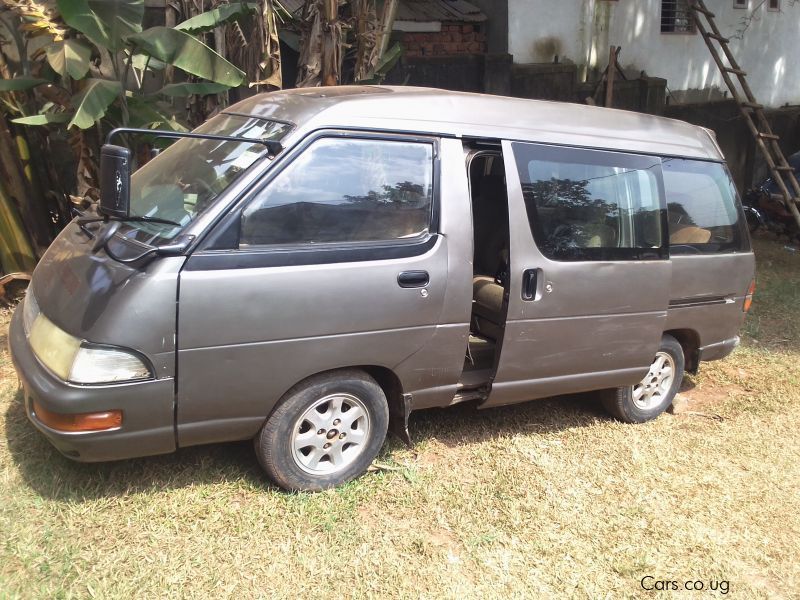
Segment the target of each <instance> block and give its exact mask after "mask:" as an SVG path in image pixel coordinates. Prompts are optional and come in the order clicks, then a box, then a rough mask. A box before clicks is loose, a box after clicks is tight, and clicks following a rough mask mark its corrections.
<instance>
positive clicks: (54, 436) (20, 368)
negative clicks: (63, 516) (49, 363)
mask: <svg viewBox="0 0 800 600" xmlns="http://www.w3.org/2000/svg"><path fill="white" fill-rule="evenodd" d="M8 345H9V349H10V351H11V359H12V361H13V362H14V367H15V369H16V371H17V375H18V377H19V379H20V383H21V384H22V388H23V391H24V398H25V412H26V414H27V415H28V419H30V421H31V422H32V423H33V424H34V425H35V426H36V428H37V429H38V430H39V431H41V432H42V433H43V434H44V435H45V437H46V438H47V439H48V440H49V441H50V442H51V443H52V444H53V446H55V447H56V449H58V451H59V452H61V453H62V454H64V456H67V457H68V458H72V459H74V460H78V461H81V462H96V461H105V460H118V459H123V458H133V457H137V456H149V455H152V454H164V453H167V452H173V451H174V450H175V430H174V421H175V411H174V398H175V390H174V381H173V379H171V378H170V379H156V380H149V381H142V382H137V383H127V384H115V385H101V386H98V385H92V386H88V385H87V386H81V385H72V384H69V383H66V382H64V381H61V380H60V379H58V378H57V377H55V376H54V375H53V374H52V373H51V372H50V371H48V370H47V369H46V368H45V367H44V366H42V364H41V363H40V362H39V360H38V359H37V358H36V357H35V356H34V354H33V351H32V350H31V347H30V345H29V344H28V340H27V337H26V336H25V332H24V331H23V326H22V311H21V310H17V311H15V313H14V315H13V317H12V318H11V325H10V327H9V332H8ZM34 401H35V402H36V404H38V405H39V406H41V407H42V408H44V409H45V410H48V411H51V412H54V413H58V414H65V415H69V414H76V413H91V412H100V411H109V410H122V425H121V426H120V427H119V428H117V429H113V430H106V431H87V432H63V431H57V430H55V429H52V428H50V427H48V426H47V425H45V424H44V423H42V422H41V421H40V420H39V419H38V418H37V417H36V414H35V412H34V410H33V403H34Z"/></svg>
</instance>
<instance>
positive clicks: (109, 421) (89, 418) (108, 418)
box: [33, 400, 122, 432]
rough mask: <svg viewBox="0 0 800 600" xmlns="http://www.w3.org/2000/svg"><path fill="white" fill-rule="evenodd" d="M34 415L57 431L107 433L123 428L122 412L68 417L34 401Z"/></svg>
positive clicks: (80, 414)
mask: <svg viewBox="0 0 800 600" xmlns="http://www.w3.org/2000/svg"><path fill="white" fill-rule="evenodd" d="M33 413H34V414H35V415H36V418H37V419H39V420H40V421H41V422H42V423H44V424H45V425H47V426H48V427H49V428H50V429H55V430H56V431H66V432H77V431H105V430H108V429H118V428H119V427H121V426H122V411H121V410H107V411H104V412H93V413H76V414H69V415H67V414H61V413H54V412H52V411H49V410H47V409H46V408H44V407H43V406H42V405H41V404H39V403H38V402H36V400H34V401H33Z"/></svg>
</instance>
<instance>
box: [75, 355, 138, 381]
mask: <svg viewBox="0 0 800 600" xmlns="http://www.w3.org/2000/svg"><path fill="white" fill-rule="evenodd" d="M150 376H151V373H150V369H149V368H148V367H147V365H145V364H144V362H143V361H142V360H141V359H140V358H139V357H138V356H136V355H134V354H131V353H130V352H126V351H124V350H120V349H118V348H93V347H86V346H82V347H81V348H79V349H78V353H77V354H76V355H75V361H74V362H73V363H72V370H71V371H70V374H69V380H70V381H72V382H74V383H113V382H115V381H132V380H134V379H149V378H150Z"/></svg>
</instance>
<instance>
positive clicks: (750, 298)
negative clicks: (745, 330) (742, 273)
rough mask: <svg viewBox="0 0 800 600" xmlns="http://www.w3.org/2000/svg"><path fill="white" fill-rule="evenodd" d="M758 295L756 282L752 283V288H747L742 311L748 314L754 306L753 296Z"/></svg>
mask: <svg viewBox="0 0 800 600" xmlns="http://www.w3.org/2000/svg"><path fill="white" fill-rule="evenodd" d="M755 293H756V280H755V279H753V281H751V282H750V287H749V288H747V295H746V296H745V297H744V304H743V305H742V310H743V311H744V312H747V311H748V310H750V307H751V306H752V305H753V294H755Z"/></svg>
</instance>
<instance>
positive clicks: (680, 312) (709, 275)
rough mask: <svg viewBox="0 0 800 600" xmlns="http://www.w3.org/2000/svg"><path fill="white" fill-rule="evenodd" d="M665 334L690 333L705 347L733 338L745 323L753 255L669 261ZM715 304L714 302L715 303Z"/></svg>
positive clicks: (700, 257)
mask: <svg viewBox="0 0 800 600" xmlns="http://www.w3.org/2000/svg"><path fill="white" fill-rule="evenodd" d="M671 260H672V281H671V286H670V308H669V310H668V311H667V326H666V329H667V330H674V329H689V330H692V331H694V332H695V333H696V334H697V336H698V338H699V345H700V346H701V347H702V346H708V345H710V344H715V343H719V342H722V341H724V340H729V339H731V338H733V337H735V336H736V335H737V333H738V331H739V328H740V327H741V326H742V323H743V322H744V318H745V313H744V311H743V310H742V307H743V304H744V297H745V295H746V294H747V288H748V286H749V285H750V282H751V281H752V279H753V277H754V275H755V256H754V255H753V253H752V252H741V253H736V254H719V255H693V256H673V257H672V259H671ZM714 300H716V302H714Z"/></svg>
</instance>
